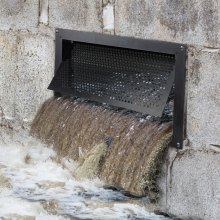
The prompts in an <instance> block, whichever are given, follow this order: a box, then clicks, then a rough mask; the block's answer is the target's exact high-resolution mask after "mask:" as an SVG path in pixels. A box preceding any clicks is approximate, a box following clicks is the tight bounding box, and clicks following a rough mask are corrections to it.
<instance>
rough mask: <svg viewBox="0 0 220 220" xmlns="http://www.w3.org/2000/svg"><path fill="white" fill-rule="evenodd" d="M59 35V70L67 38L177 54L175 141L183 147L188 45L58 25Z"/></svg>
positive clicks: (176, 145) (56, 41)
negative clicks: (76, 29)
mask: <svg viewBox="0 0 220 220" xmlns="http://www.w3.org/2000/svg"><path fill="white" fill-rule="evenodd" d="M55 37H56V39H55V44H56V48H55V73H56V72H57V71H58V68H59V67H60V65H61V63H62V60H63V52H64V51H67V52H68V46H67V47H66V48H65V45H64V44H63V41H70V42H74V41H77V42H82V43H90V44H97V45H103V46H112V47H120V48H127V49H134V50H142V51H148V52H155V53H164V54H168V55H174V56H175V69H174V74H175V79H174V84H175V92H174V109H173V138H172V145H173V146H174V147H176V148H178V149H182V146H183V140H184V138H185V133H186V132H185V124H186V123H185V121H186V120H185V115H186V114H185V113H186V105H185V80H186V45H184V44H178V43H170V42H165V41H157V40H143V39H136V38H130V37H121V36H112V35H106V34H99V33H94V32H81V31H75V30H66V29H56V36H55Z"/></svg>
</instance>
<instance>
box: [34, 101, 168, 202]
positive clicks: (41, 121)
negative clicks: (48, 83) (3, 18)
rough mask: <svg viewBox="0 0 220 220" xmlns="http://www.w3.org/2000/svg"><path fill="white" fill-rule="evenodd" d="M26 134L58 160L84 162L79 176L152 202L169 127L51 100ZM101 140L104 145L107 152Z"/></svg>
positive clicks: (86, 105)
mask: <svg viewBox="0 0 220 220" xmlns="http://www.w3.org/2000/svg"><path fill="white" fill-rule="evenodd" d="M32 134H34V135H35V136H37V137H38V138H40V139H41V140H42V141H44V142H45V143H46V144H52V145H53V146H54V147H55V149H56V151H57V152H58V154H59V155H62V156H68V157H69V158H71V159H73V160H75V161H81V160H84V163H81V164H82V168H80V172H81V173H85V174H86V173H90V174H94V175H96V176H97V177H99V178H100V179H102V180H104V181H105V182H106V183H108V184H112V185H115V186H117V187H120V188H123V189H124V190H127V191H129V192H130V193H132V194H133V195H136V196H145V195H148V196H149V197H150V199H151V200H154V201H156V200H157V199H158V197H159V190H158V188H157V185H156V178H157V176H158V173H159V168H160V164H161V161H162V159H163V156H164V153H165V150H166V148H167V146H168V143H169V141H170V138H171V136H172V123H170V122H168V123H161V122H160V121H159V120H152V118H149V117H146V116H142V115H140V114H135V113H132V112H128V111H125V110H121V109H112V108H110V107H109V106H103V105H99V106H98V105H95V104H94V103H89V102H86V101H82V100H70V99H64V98H52V99H50V100H48V101H47V102H46V103H45V104H44V105H43V107H42V108H41V109H40V111H39V112H38V115H37V117H36V118H35V120H34V123H33V126H32ZM105 140H107V142H108V141H109V140H110V142H111V143H109V144H108V145H109V147H105V145H104V143H103V142H106V141H105ZM97 146H98V147H97ZM85 158H86V160H85ZM89 167H92V168H94V167H96V170H95V171H94V170H93V171H91V170H90V171H89V170H88V169H89ZM86 169H87V170H86ZM87 171H89V172H87ZM78 173H79V172H78ZM77 176H79V175H77ZM87 177H88V175H87ZM90 177H91V175H90Z"/></svg>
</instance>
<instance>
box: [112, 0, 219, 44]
mask: <svg viewBox="0 0 220 220" xmlns="http://www.w3.org/2000/svg"><path fill="white" fill-rule="evenodd" d="M218 3H219V1H217V0H210V1H206V0H184V1H183V0H176V1H173V0H164V1H158V0H156V1H149V0H136V1H134V0H117V1H116V3H115V32H116V34H117V35H125V36H133V37H140V38H146V39H157V40H165V41H174V42H180V43H187V44H195V45H203V46H210V47H216V46H219V27H220V26H219V15H220V14H219V13H220V7H219V4H218Z"/></svg>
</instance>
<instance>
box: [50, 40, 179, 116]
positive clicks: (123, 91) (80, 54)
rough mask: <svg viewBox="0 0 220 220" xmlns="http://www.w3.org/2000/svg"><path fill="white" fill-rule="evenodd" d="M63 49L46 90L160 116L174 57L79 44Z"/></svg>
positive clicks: (172, 78) (171, 73)
mask: <svg viewBox="0 0 220 220" xmlns="http://www.w3.org/2000/svg"><path fill="white" fill-rule="evenodd" d="M66 44H68V43H67V42H66ZM66 47H67V48H68V49H67V53H66V54H65V53H64V54H65V55H63V56H64V60H63V62H62V64H61V66H60V68H59V69H58V71H57V73H56V75H55V77H54V79H53V81H52V83H51V84H50V86H49V88H50V89H53V90H55V91H57V92H60V93H62V94H65V95H74V96H79V97H83V98H87V99H90V100H94V101H99V102H106V103H108V104H111V105H115V106H119V107H123V108H127V109H131V110H134V111H138V112H141V113H145V114H146V113H147V114H150V115H154V116H161V115H162V112H163V109H164V106H165V104H166V101H167V98H168V96H169V92H170V90H171V87H172V84H173V81H174V66H175V56H174V55H169V54H163V53H153V52H147V51H138V50H131V49H130V50H129V49H124V48H117V47H109V46H103V45H95V44H88V43H80V42H71V43H69V44H68V46H66Z"/></svg>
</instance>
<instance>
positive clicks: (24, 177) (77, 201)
mask: <svg viewBox="0 0 220 220" xmlns="http://www.w3.org/2000/svg"><path fill="white" fill-rule="evenodd" d="M0 152H1V153H0V219H1V220H64V219H70V220H72V219H100V220H105V219H106V220H108V219H109V220H117V219H118V220H123V219H133V220H134V219H143V220H144V219H146V220H165V219H168V218H165V217H162V216H157V215H155V214H153V213H150V212H149V211H148V210H147V209H146V205H147V204H148V200H147V198H142V199H130V198H128V197H126V196H125V195H123V194H121V193H120V192H117V191H112V190H106V189H104V188H103V184H104V183H103V182H101V181H100V180H98V179H93V180H92V181H90V180H84V181H82V180H81V181H78V180H76V179H75V178H74V177H73V175H72V174H73V172H74V170H75V169H76V168H77V166H78V163H77V162H75V161H73V160H71V159H68V158H65V157H64V158H62V159H61V158H60V157H59V156H58V155H57V153H56V152H55V151H54V150H53V149H52V148H51V147H48V146H46V145H44V144H42V143H41V142H39V141H38V140H36V139H34V138H32V137H30V136H29V135H27V134H23V133H18V134H14V135H13V136H11V134H10V135H6V134H5V133H1V130H0Z"/></svg>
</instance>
